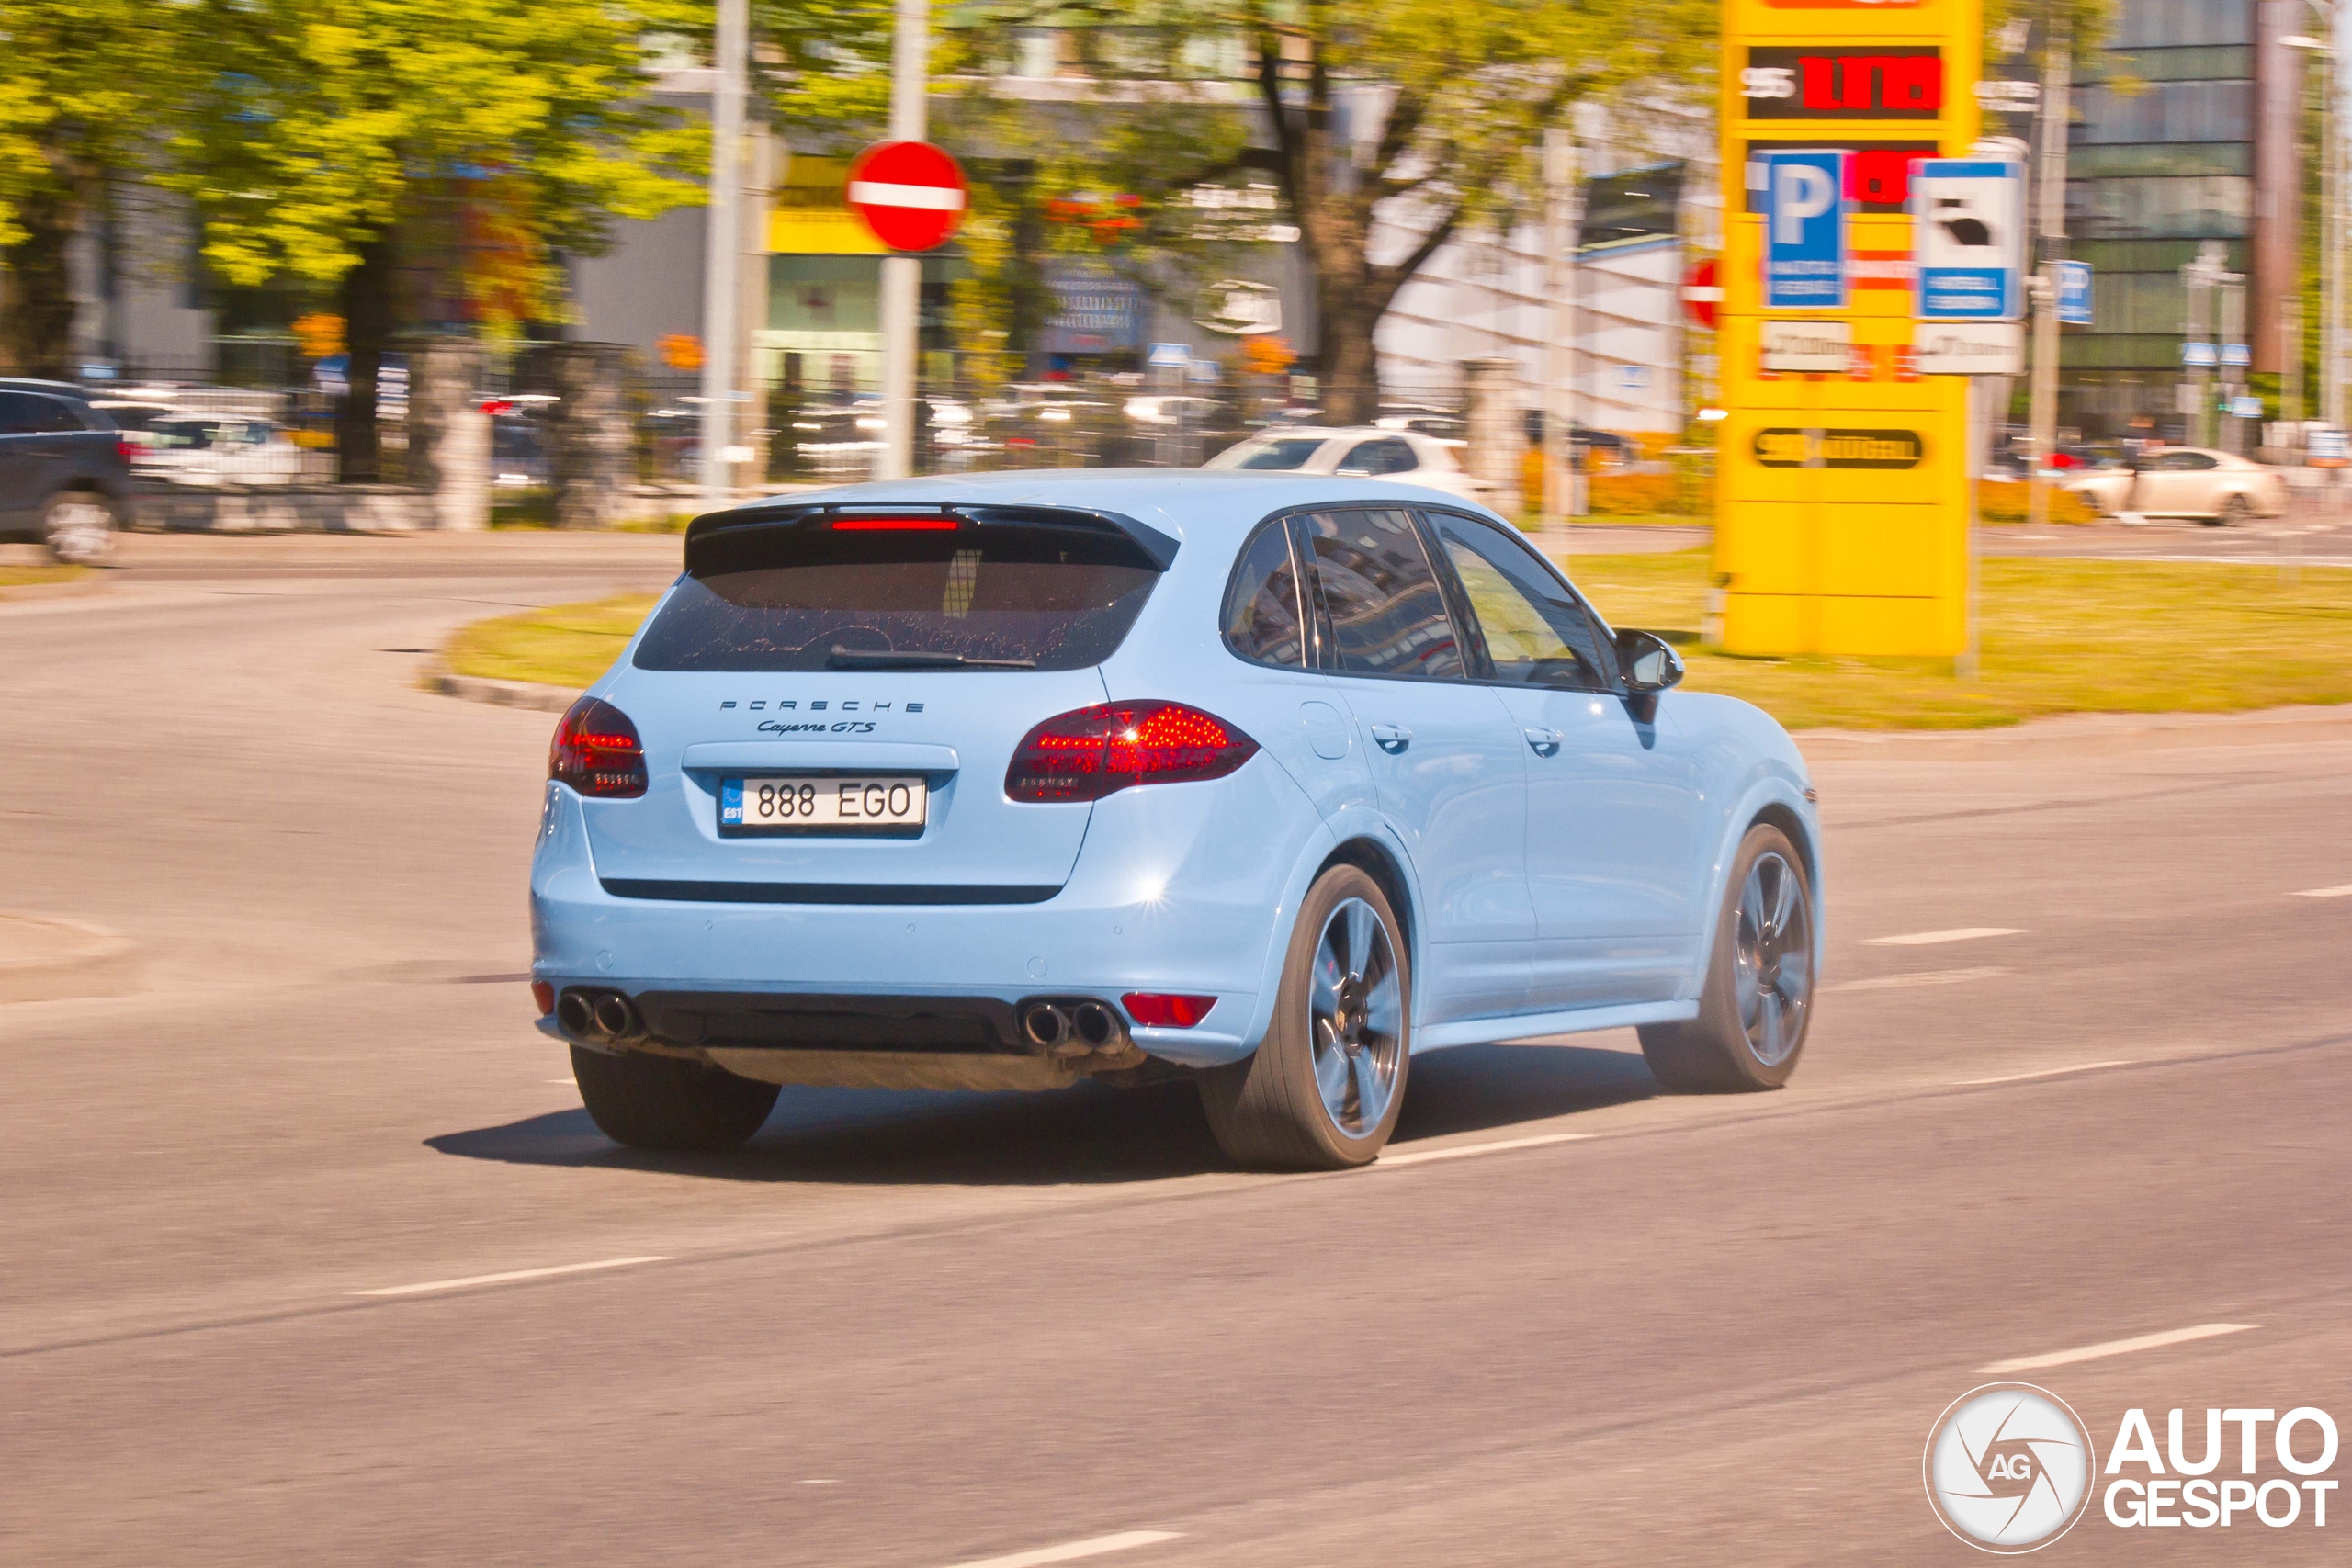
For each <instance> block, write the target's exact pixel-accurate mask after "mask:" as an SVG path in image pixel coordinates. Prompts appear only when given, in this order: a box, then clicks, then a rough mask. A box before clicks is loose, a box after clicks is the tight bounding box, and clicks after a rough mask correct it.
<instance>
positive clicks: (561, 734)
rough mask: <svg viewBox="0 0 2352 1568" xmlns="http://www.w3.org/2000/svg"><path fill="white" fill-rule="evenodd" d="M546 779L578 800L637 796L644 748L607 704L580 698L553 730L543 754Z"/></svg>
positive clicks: (632, 729) (640, 789)
mask: <svg viewBox="0 0 2352 1568" xmlns="http://www.w3.org/2000/svg"><path fill="white" fill-rule="evenodd" d="M548 777H549V778H551V779H554V780H556V781H557V782H558V783H560V784H570V785H571V787H572V788H574V789H576V790H578V791H579V792H580V793H581V794H582V795H598V796H603V797H607V798H627V797H630V796H635V795H643V794H644V793H645V748H644V746H643V745H642V744H640V743H639V740H638V739H637V726H636V725H634V724H632V723H630V722H629V717H628V715H627V714H625V713H623V712H621V710H620V709H618V708H616V707H615V706H613V705H612V704H610V703H607V702H600V701H598V700H597V699H596V698H594V697H582V698H581V699H580V700H579V701H578V702H576V703H574V704H572V705H571V711H570V712H569V713H566V714H565V715H564V716H563V722H562V723H561V724H559V725H557V726H556V727H555V742H554V744H552V745H551V746H549V747H548Z"/></svg>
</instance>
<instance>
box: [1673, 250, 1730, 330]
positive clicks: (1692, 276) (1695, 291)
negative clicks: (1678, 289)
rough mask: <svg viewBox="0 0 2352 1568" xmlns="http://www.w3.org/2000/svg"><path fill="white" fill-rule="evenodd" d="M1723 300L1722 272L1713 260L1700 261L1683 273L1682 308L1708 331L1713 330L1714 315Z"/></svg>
mask: <svg viewBox="0 0 2352 1568" xmlns="http://www.w3.org/2000/svg"><path fill="white" fill-rule="evenodd" d="M1723 302H1724V286H1723V273H1722V269H1721V268H1719V267H1717V266H1716V265H1715V264H1714V263H1713V262H1712V261H1702V262H1701V263H1700V264H1699V265H1697V266H1694V267H1692V268H1691V270H1690V271H1689V272H1687V273H1685V274H1684V275H1683V277H1682V308H1683V309H1684V310H1688V311H1690V312H1691V320H1692V321H1696V322H1698V323H1699V324H1700V325H1701V326H1702V327H1704V328H1706V329H1707V330H1708V331H1709V332H1713V331H1714V330H1715V317H1716V314H1717V313H1718V311H1719V310H1720V308H1721V307H1722V305H1723Z"/></svg>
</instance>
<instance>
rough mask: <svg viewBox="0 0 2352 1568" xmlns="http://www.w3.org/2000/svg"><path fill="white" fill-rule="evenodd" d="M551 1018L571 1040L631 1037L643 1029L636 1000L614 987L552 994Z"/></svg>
mask: <svg viewBox="0 0 2352 1568" xmlns="http://www.w3.org/2000/svg"><path fill="white" fill-rule="evenodd" d="M555 1021H556V1024H557V1026H558V1027H560V1029H561V1030H562V1031H563V1032H565V1033H566V1034H569V1035H571V1037H572V1038H573V1039H575V1040H631V1039H634V1038H636V1037H637V1036H638V1035H639V1034H642V1033H643V1032H645V1030H644V1025H643V1024H642V1023H641V1022H639V1019H638V1016H637V1004H636V1003H634V1002H632V1001H630V1000H629V999H628V998H627V997H625V996H623V995H622V994H621V993H620V992H618V991H586V990H580V989H576V988H575V989H573V990H569V991H566V992H564V993H563V995H562V996H560V997H558V998H556V1004H555Z"/></svg>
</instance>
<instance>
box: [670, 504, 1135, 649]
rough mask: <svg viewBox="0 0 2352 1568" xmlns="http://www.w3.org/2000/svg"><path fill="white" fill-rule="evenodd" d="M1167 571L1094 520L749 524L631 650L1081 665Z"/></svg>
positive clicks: (1107, 643)
mask: <svg viewBox="0 0 2352 1568" xmlns="http://www.w3.org/2000/svg"><path fill="white" fill-rule="evenodd" d="M1158 581H1159V571H1158V570H1156V569H1154V568H1153V567H1152V566H1151V565H1150V564H1148V562H1147V561H1145V560H1144V559H1143V558H1141V556H1140V552H1139V551H1138V550H1137V549H1136V547H1135V546H1134V545H1132V544H1131V543H1129V542H1128V541H1127V540H1125V539H1123V538H1119V537H1116V536H1111V535H1108V534H1103V533H1099V532H1092V531H1089V530H1085V529H1077V528H1054V527H1035V526H1030V525H1019V524H990V525H987V526H984V527H973V526H968V525H967V526H965V527H962V528H958V529H956V530H954V531H952V532H948V531H941V532H935V533H934V532H884V531H872V532H868V531H859V532H840V531H835V530H834V529H832V528H831V527H829V526H826V525H821V524H820V525H802V526H797V527H789V528H763V529H746V530H744V531H743V532H742V534H741V536H736V537H729V536H723V535H722V536H714V537H713V538H711V539H709V540H707V541H706V542H705V544H704V545H703V546H702V547H701V548H700V551H699V558H698V560H697V563H696V565H695V569H694V570H693V571H692V572H690V573H689V574H688V575H687V576H686V577H685V578H684V580H683V581H680V582H679V584H678V586H677V589H676V591H675V592H673V593H672V594H671V595H670V597H669V599H668V600H667V601H666V602H664V603H663V604H662V608H661V610H660V612H659V613H658V614H657V615H655V616H654V618H653V623H652V625H651V626H648V627H647V628H646V633H645V637H644V640H642V641H641V642H639V644H638V648H637V658H636V663H637V666H638V668H639V669H640V670H743V671H761V670H826V669H859V668H877V667H886V666H879V665H876V663H874V662H872V661H873V660H874V659H875V658H876V656H880V655H892V654H895V655H901V656H905V657H907V658H909V659H910V660H914V659H923V658H933V659H937V660H941V664H940V666H939V667H941V668H954V667H955V665H954V663H953V660H957V659H963V660H978V661H983V662H982V663H981V665H980V667H981V668H987V667H989V662H994V663H996V664H997V665H998V666H1000V667H1001V666H1005V665H1010V666H1012V667H1014V668H1029V667H1034V668H1035V669H1039V670H1083V669H1086V668H1088V667H1089V666H1091V665H1095V664H1100V663H1101V662H1102V661H1103V660H1105V659H1107V658H1109V657H1110V656H1111V654H1112V653H1113V652H1114V650H1115V649H1117V648H1118V646H1119V644H1120V643H1121V642H1122V641H1123V640H1124V639H1125V637H1126V635H1127V632H1128V630H1129V628H1131V627H1132V626H1134V625H1135V623H1136V615H1139V614H1140V613H1141V612H1142V610H1143V605H1144V601H1145V600H1146V599H1148V598H1149V597H1150V595H1151V590H1152V586H1153V584H1155V583H1156V582H1158ZM860 655H864V656H865V659H863V660H861V659H860V658H859V656H860Z"/></svg>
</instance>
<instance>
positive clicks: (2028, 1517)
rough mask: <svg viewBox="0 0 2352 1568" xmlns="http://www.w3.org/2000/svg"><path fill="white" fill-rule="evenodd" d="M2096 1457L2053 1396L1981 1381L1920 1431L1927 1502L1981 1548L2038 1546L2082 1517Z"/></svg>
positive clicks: (2070, 1413)
mask: <svg viewBox="0 0 2352 1568" xmlns="http://www.w3.org/2000/svg"><path fill="white" fill-rule="evenodd" d="M2097 1460H2098V1455H2097V1454H2095V1453H2094V1452H2093V1451H2092V1450H2091V1438H2090V1433H2089V1432H2087V1431H2086V1430H2085V1429H2084V1427H2083V1424H2082V1422H2081V1420H2080V1419H2078V1418H2077V1417H2076V1416H2075V1413H2074V1411H2073V1410H2071V1409H2070V1408H2068V1407H2067V1404H2066V1402H2065V1401H2064V1400H2063V1399H2060V1398H2059V1397H2058V1396H2057V1395H2056V1394H2054V1393H2050V1392H2049V1391H2048V1390H2046V1389H2040V1388H2036V1387H2034V1386H2033V1385H2032V1384H2031V1383H2021V1382H1996V1383H1986V1384H1985V1386H1984V1387H1982V1388H1974V1389H1971V1390H1969V1391H1968V1392H1967V1393H1963V1394H1962V1395H1961V1396H1960V1397H1959V1398H1958V1399H1956V1400H1954V1401H1953V1402H1952V1403H1951V1406H1950V1407H1949V1408H1947V1409H1946V1410H1945V1411H1944V1413H1943V1415H1942V1416H1939V1417H1938V1418H1937V1420H1936V1425H1935V1427H1934V1429H1933V1430H1932V1431H1930V1432H1929V1433H1928V1452H1927V1457H1926V1459H1925V1460H1924V1461H1923V1468H1924V1469H1925V1471H1926V1474H1927V1483H1928V1503H1929V1504H1930V1505H1932V1506H1934V1508H1935V1510H1936V1517H1938V1518H1939V1519H1941V1520H1942V1521H1943V1522H1944V1528H1945V1529H1949V1530H1951V1533H1952V1534H1954V1535H1956V1536H1958V1537H1960V1539H1961V1540H1964V1541H1966V1542H1967V1543H1968V1544H1969V1545H1971V1546H1973V1547H1975V1548H1977V1549H1978V1550H1979V1551H1993V1552H1999V1553H2003V1554H2005V1555H2013V1554H2015V1553H2018V1552H2023V1551H2039V1550H2040V1549H2041V1548H2042V1547H2045V1546H2048V1545H2049V1544H2050V1543H2051V1542H2052V1541H2053V1540H2057V1539H2058V1538H2059V1537H2060V1536H2062V1535H2064V1534H2065V1533H2066V1532H2067V1531H2068V1530H2069V1529H2073V1528H2074V1525H2075V1520H2076V1519H2079V1518H2081V1517H2083V1508H2084V1506H2085V1505H2086V1504H2087V1503H2088V1502H2089V1501H2090V1495H2091V1474H2092V1472H2093V1469H2094V1468H2095V1465H2096V1461H2097Z"/></svg>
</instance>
